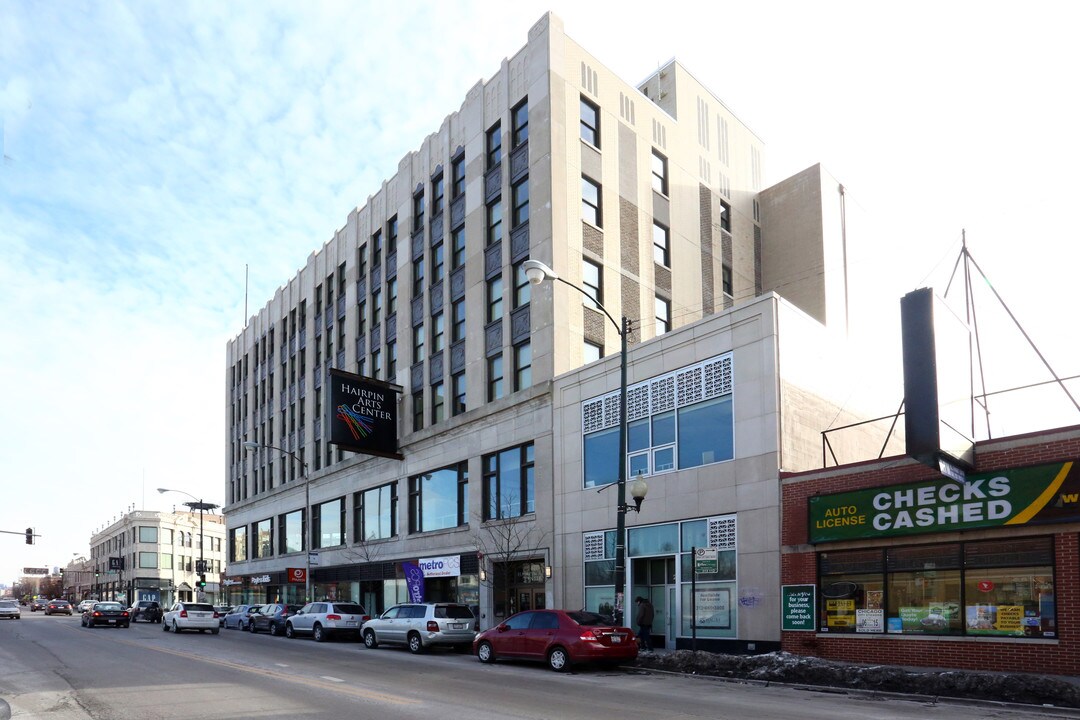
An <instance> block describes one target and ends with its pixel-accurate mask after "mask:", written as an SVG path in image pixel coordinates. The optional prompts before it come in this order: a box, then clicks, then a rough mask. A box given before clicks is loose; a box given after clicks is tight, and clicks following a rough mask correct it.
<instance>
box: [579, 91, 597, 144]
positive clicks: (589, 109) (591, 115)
mask: <svg viewBox="0 0 1080 720" xmlns="http://www.w3.org/2000/svg"><path fill="white" fill-rule="evenodd" d="M581 139H582V140H584V141H585V142H587V143H589V144H590V145H592V146H593V147H596V148H599V147H600V108H599V107H598V106H596V105H593V104H592V103H591V102H589V101H588V100H586V99H585V98H584V97H583V98H581Z"/></svg>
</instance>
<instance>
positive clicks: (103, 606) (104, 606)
mask: <svg viewBox="0 0 1080 720" xmlns="http://www.w3.org/2000/svg"><path fill="white" fill-rule="evenodd" d="M94 609H95V610H123V608H122V607H121V606H120V603H114V602H106V603H98V604H97V605H95V606H94Z"/></svg>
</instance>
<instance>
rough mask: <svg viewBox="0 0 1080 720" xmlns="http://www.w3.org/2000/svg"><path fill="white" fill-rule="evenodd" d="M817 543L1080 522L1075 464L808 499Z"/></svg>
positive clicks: (1079, 483)
mask: <svg viewBox="0 0 1080 720" xmlns="http://www.w3.org/2000/svg"><path fill="white" fill-rule="evenodd" d="M808 505H809V513H810V517H809V520H810V528H809V530H810V531H809V540H810V542H812V543H818V542H829V541H834V540H853V539H858V538H871V537H893V536H897V535H914V534H918V533H930V532H952V531H958V530H969V529H972V528H985V527H1005V526H1010V525H1012V526H1017V525H1039V524H1046V523H1061V522H1076V521H1077V520H1080V470H1074V468H1073V463H1072V462H1066V463H1056V464H1053V465H1039V466H1036V467H1028V468H1019V469H1015V470H1004V471H1000V472H994V473H985V474H980V475H969V476H968V477H967V480H966V481H956V480H950V479H946V478H942V479H940V480H931V481H927V482H920V483H910V484H908V485H893V486H888V487H880V488H869V489H866V490H858V491H855V492H850V493H837V494H835V495H819V496H817V497H812V498H810V501H809V503H808Z"/></svg>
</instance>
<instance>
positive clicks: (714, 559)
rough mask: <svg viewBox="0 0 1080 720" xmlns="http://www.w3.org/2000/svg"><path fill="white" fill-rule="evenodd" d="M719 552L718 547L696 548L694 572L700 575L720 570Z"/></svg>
mask: <svg viewBox="0 0 1080 720" xmlns="http://www.w3.org/2000/svg"><path fill="white" fill-rule="evenodd" d="M719 565H720V561H719V553H718V551H717V550H716V548H695V550H694V572H695V573H697V574H698V575H711V574H715V573H717V572H719V569H720V568H719Z"/></svg>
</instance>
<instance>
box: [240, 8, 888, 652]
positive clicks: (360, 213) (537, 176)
mask: <svg viewBox="0 0 1080 720" xmlns="http://www.w3.org/2000/svg"><path fill="white" fill-rule="evenodd" d="M387 100H388V101H389V100H390V99H387ZM842 203H843V195H842V188H841V186H840V185H839V183H837V182H836V181H835V180H834V179H832V178H831V177H829V175H828V174H827V173H825V172H824V171H823V170H822V169H821V168H820V167H818V166H815V167H812V168H809V169H808V170H806V171H804V172H802V173H800V174H799V175H797V176H795V177H793V178H790V179H788V180H785V181H783V182H781V183H778V184H776V185H774V186H772V187H766V184H765V177H764V149H763V144H762V142H761V141H760V139H759V138H757V137H756V136H755V135H754V133H753V132H752V131H751V130H750V129H749V128H748V127H747V126H746V125H745V124H743V122H742V121H741V120H740V119H739V118H737V117H736V116H735V115H734V114H733V113H732V112H731V111H730V110H729V109H728V108H727V107H726V106H725V105H724V104H723V103H722V102H721V101H720V100H719V99H718V98H717V97H716V96H715V95H714V94H713V93H712V91H710V90H709V89H707V88H705V87H703V86H702V85H701V84H700V83H699V82H697V80H696V79H695V78H694V77H693V76H692V75H691V74H690V73H689V72H688V71H687V70H686V69H685V68H683V67H682V66H681V65H680V64H678V63H677V62H674V61H672V62H670V63H668V64H666V65H664V66H663V67H662V68H661V69H659V70H658V71H657V72H656V73H654V74H653V75H651V76H650V77H648V78H646V79H645V80H644V81H642V82H641V83H639V84H637V85H632V84H628V83H626V82H625V81H623V80H622V79H620V78H619V77H617V76H616V75H614V74H613V73H612V72H610V71H609V70H608V69H606V68H605V67H604V66H603V65H602V64H601V63H600V61H599V60H598V59H596V58H594V57H593V56H591V55H590V54H589V53H588V51H587V50H585V49H584V48H582V47H581V46H579V45H578V44H577V43H575V42H574V41H573V40H572V39H570V38H569V37H568V36H567V35H566V34H565V33H564V32H563V29H562V23H561V21H560V20H559V19H558V18H557V17H555V16H554V15H551V14H548V15H545V16H544V17H543V18H541V19H540V21H539V22H538V23H537V24H536V25H534V26H533V28H532V29H531V31H530V33H529V40H528V44H527V45H526V46H525V47H524V48H522V49H521V50H520V51H518V52H517V53H516V54H514V55H513V56H512V57H510V58H509V59H507V60H505V61H504V62H503V65H502V67H501V68H500V69H499V71H498V72H497V73H496V74H495V75H494V76H493V77H492V78H490V79H489V80H487V81H486V82H481V83H478V84H477V85H475V86H474V87H473V88H472V89H471V90H470V91H469V92H468V94H467V95H466V97H465V99H464V102H463V104H462V106H461V107H460V109H458V110H457V111H456V112H454V113H452V114H451V115H449V116H448V117H447V118H446V120H445V121H444V122H443V124H442V126H441V127H440V128H439V130H438V131H437V132H436V133H434V134H432V135H430V136H428V137H427V138H425V139H423V141H422V143H421V144H420V148H419V150H417V151H416V152H412V153H410V154H409V155H407V156H406V157H404V158H403V159H402V160H401V162H400V163H399V166H398V172H397V174H396V175H394V176H393V177H391V178H389V179H387V180H386V181H384V182H383V183H382V186H381V187H380V188H378V189H377V191H376V192H375V193H374V194H373V195H372V196H370V197H369V198H368V200H367V202H366V203H365V204H364V205H363V206H362V207H359V208H357V209H355V210H354V211H352V212H351V213H350V214H349V216H348V220H347V222H346V224H345V226H344V227H342V228H341V229H340V230H338V231H337V232H336V233H335V235H334V237H333V238H332V239H331V240H330V241H329V242H327V243H326V244H325V245H323V246H322V247H321V248H320V249H318V250H317V251H316V252H315V253H313V254H312V255H311V257H310V258H309V259H308V262H307V264H306V265H305V266H304V267H303V268H301V269H300V270H299V271H298V273H297V274H296V276H295V277H294V278H292V279H290V280H288V282H286V283H285V284H284V285H283V286H282V287H281V288H280V289H279V290H278V291H277V292H276V293H275V294H274V296H273V297H272V298H270V299H269V301H268V302H267V303H266V304H265V305H264V306H263V307H262V308H261V309H260V310H259V311H258V312H257V313H256V314H255V315H254V316H253V317H251V318H250V319H249V321H248V322H247V324H246V326H245V327H244V328H243V330H242V331H241V332H240V334H239V335H238V336H237V337H236V338H235V339H234V340H232V341H231V342H229V344H228V347H227V350H226V373H225V384H226V387H225V390H226V396H227V407H226V412H227V421H226V433H227V448H228V450H227V458H226V471H227V472H226V476H227V480H226V488H225V495H226V505H225V516H226V519H227V524H228V533H229V550H228V570H227V576H228V577H227V578H226V583H227V584H228V593H229V595H228V597H229V600H230V602H268V601H272V600H276V599H281V600H282V601H288V602H297V601H300V600H302V599H303V595H304V592H305V584H304V582H303V578H304V572H303V570H304V569H306V564H307V556H306V554H305V553H306V552H307V551H313V552H314V553H316V554H313V555H312V559H313V561H314V562H313V563H312V568H311V569H312V574H311V578H310V580H311V582H312V587H313V595H314V596H315V597H316V598H319V599H322V598H345V599H351V600H356V601H360V602H363V603H364V604H365V605H366V606H367V609H368V610H369V612H377V611H381V610H382V609H384V608H385V607H387V606H389V605H391V604H394V603H396V602H399V601H402V600H404V599H405V598H406V581H405V574H404V573H405V569H404V565H403V563H419V564H420V565H422V566H426V567H428V568H438V570H437V571H435V572H430V573H428V574H427V576H426V577H425V596H426V597H427V598H428V599H430V600H456V601H459V602H464V603H468V604H470V605H472V606H474V607H476V608H477V609H478V611H479V612H480V613H481V624H482V625H483V626H484V627H487V626H489V625H491V624H494V623H495V622H497V621H498V620H499V619H500V618H503V617H505V616H506V615H508V614H509V613H511V612H514V611H517V610H522V609H528V608H535V607H540V606H553V605H567V606H576V607H581V606H588V607H589V608H590V609H596V607H598V606H599V605H603V604H604V603H605V598H606V599H607V600H606V602H607V603H608V604H610V602H611V601H612V600H613V599H614V595H615V593H614V588H613V586H612V579H611V577H610V574H609V570H608V568H607V565H606V564H605V563H606V562H607V561H608V560H609V559H610V558H609V557H608V555H607V551H606V550H605V547H606V546H605V545H604V544H605V543H607V542H609V538H608V535H612V536H613V528H614V517H615V516H614V506H615V494H614V493H613V492H605V493H600V494H597V492H596V491H597V489H598V488H600V487H601V486H603V485H605V484H609V483H610V482H612V480H613V479H614V476H613V474H612V473H613V470H614V465H611V466H610V467H608V468H606V472H599V471H597V472H595V473H594V472H593V471H594V469H595V468H593V467H591V466H589V464H588V462H587V461H586V462H583V453H585V454H588V453H589V452H592V450H594V449H595V450H596V453H597V454H596V455H595V457H596V458H599V460H598V462H599V463H600V464H601V465H602V464H604V463H614V462H615V457H617V455H616V456H614V457H612V456H611V454H610V449H611V440H610V431H611V428H612V415H611V412H610V401H609V400H608V399H607V397H608V396H609V395H610V393H611V392H612V391H614V390H617V389H618V356H619V351H620V335H619V330H618V328H617V327H616V325H613V324H612V322H611V320H609V318H608V317H606V316H605V313H604V309H605V308H606V311H607V312H609V313H610V315H611V317H612V318H620V317H622V316H626V317H627V318H630V319H631V320H632V328H631V330H630V332H629V334H628V338H629V340H630V354H631V369H630V383H631V385H633V386H635V387H634V389H633V392H634V393H635V398H638V399H639V400H640V398H642V397H644V398H646V400H644V401H642V402H645V405H644V406H639V400H635V402H634V404H633V405H632V407H633V412H634V413H636V414H633V415H631V417H632V418H634V419H635V423H637V421H638V420H642V419H644V420H645V421H646V422H648V420H649V418H653V419H657V418H659V416H660V415H662V414H663V413H664V412H665V410H663V409H662V408H663V407H670V409H671V410H672V417H677V418H683V419H682V420H681V422H690V423H693V422H695V418H696V422H698V423H705V424H706V425H703V426H702V427H699V428H698V431H699V433H700V432H705V433H706V434H708V433H709V432H711V431H709V430H706V429H705V428H706V427H708V425H707V424H708V423H713V422H719V423H720V425H719V426H718V427H717V428H716V433H715V435H716V437H713V438H710V439H709V440H708V443H706V445H708V447H706V446H705V445H702V446H701V447H695V446H694V443H693V442H691V441H690V439H689V430H688V429H686V427H685V426H684V430H682V431H680V430H679V429H678V422H680V420H678V419H676V421H674V424H672V425H670V427H672V428H674V429H673V430H672V432H674V433H676V434H677V433H679V432H683V433H685V434H684V437H683V440H682V441H679V440H677V439H675V436H674V435H673V436H672V439H671V440H670V441H665V442H660V441H659V440H657V441H656V442H650V443H649V444H647V447H646V446H643V448H642V449H636V446H635V449H634V450H632V453H631V454H632V457H631V458H630V461H631V467H632V468H633V469H634V472H635V473H636V472H637V471H639V470H640V471H641V472H642V473H643V474H644V475H645V476H646V477H647V478H649V481H650V485H651V486H652V487H653V489H652V490H651V491H650V495H649V499H648V500H647V501H646V506H645V507H646V512H643V513H642V514H641V515H640V516H636V517H633V518H632V520H633V523H632V524H635V525H645V524H656V527H655V528H654V529H653V530H651V531H649V532H645V533H644V534H642V533H640V532H638V530H640V529H641V528H635V531H634V532H635V535H634V537H635V538H644V537H646V536H649V537H651V538H653V539H654V540H656V539H657V538H661V537H663V538H668V536H670V535H671V534H672V533H674V534H675V535H674V536H675V537H680V538H683V539H686V540H687V541H689V539H690V538H693V539H695V540H700V539H710V540H711V539H715V540H717V541H718V542H719V541H722V542H723V543H724V545H723V547H724V549H725V551H730V552H731V553H737V555H735V554H732V555H731V556H729V557H727V558H726V559H727V560H729V561H731V562H732V563H734V562H735V561H736V560H737V563H738V571H737V576H736V574H735V572H736V571H735V568H734V567H731V568H729V570H730V572H728V571H725V573H724V574H723V576H722V577H720V576H717V577H713V578H710V580H711V581H713V582H715V583H718V584H717V585H716V588H715V589H716V590H717V592H716V593H714V596H715V598H717V599H718V598H720V597H721V596H726V597H727V598H728V599H729V601H730V603H731V604H730V605H728V606H726V607H727V608H728V610H730V613H729V617H728V618H727V621H728V622H729V626H728V627H727V628H725V629H724V630H723V631H717V632H711V633H710V632H703V633H701V634H702V636H703V637H705V636H708V637H710V638H712V639H713V640H714V641H716V642H718V643H719V642H727V643H734V644H741V645H742V646H743V647H746V646H749V645H750V644H755V645H756V644H757V643H761V647H766V646H767V645H769V644H772V645H775V646H779V642H780V632H779V628H778V626H777V625H776V622H775V618H776V614H777V612H778V608H779V601H778V592H779V589H778V584H779V526H778V523H779V519H778V518H779V479H778V474H779V471H780V469H782V468H783V469H808V468H811V467H816V466H817V463H818V462H820V458H821V453H820V449H821V444H820V436H819V433H820V431H821V429H822V428H823V427H824V426H825V425H827V424H828V423H829V422H830V421H832V420H834V419H835V418H837V417H842V418H843V419H846V420H851V419H855V418H856V417H857V416H854V415H852V414H851V413H846V412H842V407H841V404H840V403H838V402H836V401H835V398H836V397H837V396H839V395H840V393H841V390H842V389H843V375H842V373H841V372H840V370H841V369H842V368H843V363H842V362H840V361H839V359H838V356H839V353H840V352H841V351H842V350H843V347H844V342H845V340H846V304H847V289H846V284H845V275H844V265H843V263H844V260H843V258H844V254H843V238H844V232H843V230H844V228H843V217H844V216H843V213H842ZM526 259H536V260H540V261H542V262H544V263H546V264H547V265H550V266H551V267H552V268H554V270H555V271H556V272H557V273H558V274H559V276H560V277H561V278H563V279H565V280H566V281H567V282H568V283H571V284H572V285H574V286H576V288H577V289H575V287H569V286H568V285H566V284H563V283H559V282H555V283H547V284H544V285H538V286H532V285H530V284H529V282H528V281H527V278H526V275H525V272H524V269H523V265H522V264H523V262H524V261H525V260H526ZM616 324H617V323H616ZM781 358H782V362H781ZM331 368H335V369H340V370H345V371H349V372H353V373H356V374H359V375H363V376H367V377H371V378H376V379H379V380H382V381H387V382H391V383H395V384H397V385H398V386H400V387H401V394H400V401H399V404H398V407H397V410H398V416H399V439H400V451H401V453H402V455H403V456H404V459H402V460H394V459H386V458H379V457H370V456H363V455H355V454H353V453H350V452H342V451H341V450H340V449H338V448H337V447H335V446H333V445H331V444H330V443H328V442H327V430H326V425H327V422H328V421H327V418H328V417H330V415H329V413H330V412H332V408H330V407H329V405H330V403H329V400H328V397H327V387H328V383H327V378H328V371H329V369H331ZM684 372H685V373H686V380H687V381H688V382H694V380H693V379H692V378H691V376H693V378H699V379H700V378H702V377H703V374H704V376H705V377H707V378H708V387H709V390H708V393H709V394H707V395H698V396H694V395H693V392H695V391H693V389H692V388H690V387H689V386H687V387H686V388H683V387H682V382H683V375H682V374H683V373H684ZM717 372H719V373H720V374H721V376H722V380H718V379H717V377H716V373H717ZM649 383H659V384H660V385H663V386H664V387H667V388H668V389H669V390H671V391H672V392H677V393H679V394H678V396H677V397H676V396H673V395H671V393H670V392H669V393H668V394H667V395H664V393H663V392H660V391H659V390H658V391H657V393H658V394H656V395H655V404H652V405H650V404H649V403H651V402H653V401H652V400H649V399H648V398H652V397H654V396H653V395H650V391H649V390H648V384H649ZM642 387H645V388H646V390H645V391H643V390H642V389H641V388H642ZM700 389H701V388H698V390H700ZM643 392H644V395H643V394H642V393H643ZM664 392H667V390H665V391H664ZM694 397H700V398H701V399H702V401H703V403H704V404H703V405H701V406H699V407H692V406H694V405H695V403H696V402H697V401H696V400H694V399H693V398H694ZM669 401H670V403H671V404H670V406H664V405H663V404H664V403H666V402H669ZM891 402H892V399H890V403H891ZM597 403H599V406H598V407H599V409H597V407H596V404H597ZM642 413H644V414H642ZM695 413H698V414H696V415H695ZM586 418H587V419H586ZM615 419H616V420H617V415H616V416H615ZM660 421H661V420H657V422H660ZM636 428H637V425H635V431H637V430H636ZM594 433H599V435H597V436H596V437H593V434H594ZM699 440H702V441H703V442H704V438H701V437H699ZM245 442H254V443H257V444H259V445H261V446H263V449H261V450H259V451H257V452H256V453H255V454H250V453H248V452H247V451H246V450H245V447H244V443H245ZM712 442H717V443H719V445H718V446H716V447H714V446H712V445H711V444H709V443H712ZM852 442H853V443H854V444H856V445H858V444H859V443H860V442H861V441H860V440H859V438H858V435H857V433H856V435H855V440H853V441H852ZM879 442H880V441H879ZM271 447H273V448H279V449H270V448H271ZM616 452H617V451H616ZM605 453H606V454H605ZM680 453H682V454H680ZM695 453H696V455H695ZM305 490H306V491H307V492H309V493H310V507H308V506H306V503H305ZM739 518H742V519H739ZM714 521H715V522H714ZM736 521H737V522H736ZM714 526H715V527H716V528H720V529H719V530H715V533H719V534H715V533H714ZM650 532H651V533H652V534H651V535H650ZM308 533H310V535H311V542H310V543H308V542H307V541H306V538H307V535H308ZM680 533H684V534H682V535H680ZM770 533H771V535H770ZM714 535H715V537H714ZM598 538H599V539H598ZM649 542H650V543H651V542H652V540H650V541H649ZM657 542H660V541H659V540H657ZM682 544H684V543H683V541H682V540H680V541H678V542H676V543H675V544H674V545H671V544H670V543H669V542H668V541H667V540H665V541H663V542H660V544H659V545H655V546H654V545H651V544H646V545H643V546H640V547H641V549H642V551H641V552H635V553H633V554H632V558H631V567H630V568H629V570H630V571H629V573H628V577H629V580H628V588H627V592H630V588H632V591H633V592H635V593H636V592H639V591H641V592H647V593H649V594H652V595H653V596H654V604H656V605H657V607H658V610H660V611H661V613H662V615H661V619H662V621H663V622H668V619H670V625H663V624H661V622H658V623H657V634H658V636H663V637H658V640H659V641H660V642H667V643H670V644H674V643H676V642H678V643H683V642H689V636H690V635H691V633H690V632H689V631H688V630H687V628H688V624H687V622H686V620H685V618H686V617H687V613H688V612H689V603H687V602H686V601H685V599H684V598H685V596H684V594H683V593H684V592H685V583H686V582H687V581H688V580H689V575H688V574H687V571H686V569H685V567H684V564H683V563H685V561H686V559H687V555H686V552H685V551H686V548H683V547H682ZM634 547H637V546H634ZM648 548H653V549H655V550H656V552H653V551H652V550H649V549H648ZM654 568H655V570H654ZM632 596H633V595H630V597H632ZM669 601H670V603H671V605H670V606H669V605H668V603H669ZM718 602H719V600H718ZM736 604H738V605H739V608H746V609H745V610H740V609H739V608H736V607H735V605H736ZM662 605H663V607H661V606H662ZM594 606H595V607H594ZM667 607H670V609H669V610H665V609H664V608H667ZM714 611H715V612H716V613H719V612H720V611H721V608H720V606H719V605H718V604H717V605H716V606H715V607H714ZM718 622H719V621H718ZM770 623H771V624H770Z"/></svg>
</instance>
